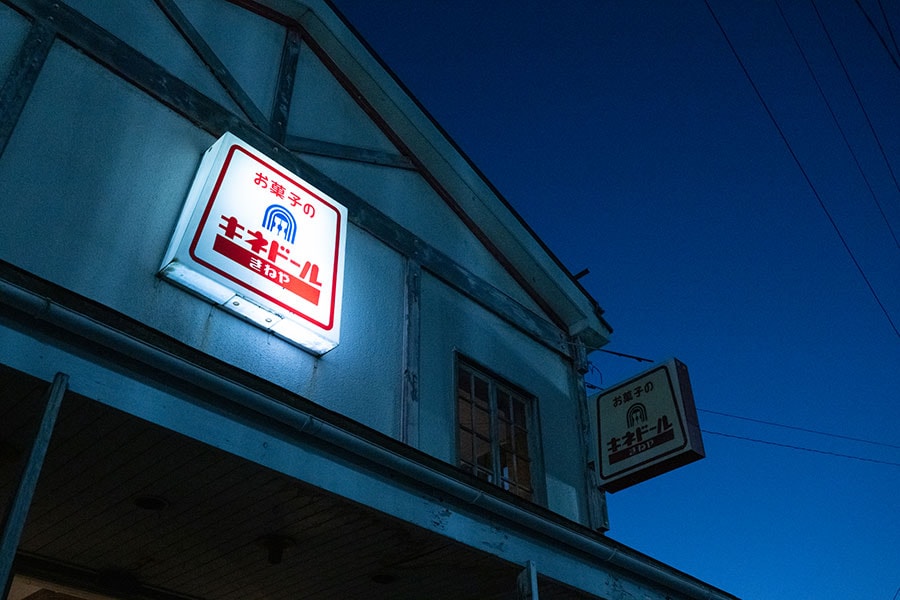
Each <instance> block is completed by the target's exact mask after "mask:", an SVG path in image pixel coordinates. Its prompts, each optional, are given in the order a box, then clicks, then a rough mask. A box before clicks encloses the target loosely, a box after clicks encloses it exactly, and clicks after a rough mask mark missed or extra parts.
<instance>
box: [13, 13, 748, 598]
mask: <svg viewBox="0 0 900 600" xmlns="http://www.w3.org/2000/svg"><path fill="white" fill-rule="evenodd" d="M0 81H2V82H3V83H2V89H0V206H2V214H3V218H2V220H0V228H2V230H3V232H2V235H0V340H2V341H0V363H2V364H0V377H2V381H3V383H2V388H0V389H2V390H3V392H2V396H0V473H2V476H3V477H2V480H0V483H2V488H0V489H2V493H3V496H2V498H3V499H4V502H5V504H4V510H5V515H6V520H5V524H4V533H3V535H4V537H3V547H2V548H3V557H2V558H3V562H4V571H3V572H0V574H2V575H3V579H2V580H3V581H5V583H6V586H7V590H8V593H9V597H10V598H13V599H15V600H19V599H21V598H35V599H38V598H68V597H75V598H97V597H101V598H159V599H164V598H203V599H210V600H213V599H223V600H224V599H230V598H237V597H242V598H248V597H249V598H278V597H300V598H312V599H325V598H392V599H402V598H429V599H436V598H438V599H439V598H517V597H519V598H538V597H540V598H563V599H565V598H631V597H640V598H659V599H663V598H672V599H674V598H730V597H731V596H729V595H728V594H726V593H724V592H721V591H719V590H716V589H715V588H713V587H711V586H709V585H707V584H705V583H703V582H700V581H698V580H696V579H694V578H692V577H690V576H688V575H686V574H683V573H680V572H678V571H677V570H675V569H673V568H671V567H669V566H667V565H664V564H661V563H658V562H656V561H654V560H652V559H650V558H649V557H646V556H644V555H642V554H640V553H639V552H637V551H635V550H633V549H630V548H627V547H625V546H623V545H621V544H619V543H617V542H615V541H613V540H611V539H609V538H607V537H606V536H605V534H604V532H605V531H606V530H607V529H608V524H607V519H606V511H605V500H604V497H603V495H602V492H600V491H599V490H598V488H597V481H596V476H595V475H594V472H593V467H592V466H591V463H592V460H594V450H593V445H594V443H595V442H594V441H593V433H592V427H591V425H590V417H589V410H588V406H587V400H586V396H585V390H584V383H583V379H582V376H583V373H584V369H585V365H586V355H587V353H588V352H589V351H590V350H591V349H595V348H599V347H600V346H602V345H603V344H604V343H606V342H607V340H608V338H609V335H610V333H611V330H610V328H609V326H608V324H607V323H606V321H605V320H604V319H603V316H602V311H601V310H600V308H599V307H598V306H597V303H596V302H595V301H594V300H593V299H592V298H591V297H590V296H589V295H588V294H587V293H586V292H585V291H584V290H583V289H582V288H581V287H580V286H579V285H578V284H577V282H576V281H575V280H574V279H573V278H572V276H571V275H570V274H569V273H568V272H567V271H566V269H565V268H564V267H562V266H561V265H560V264H559V263H558V261H557V260H556V259H555V258H554V257H553V255H552V254H551V253H550V251H549V250H548V249H547V248H546V247H545V246H544V245H543V244H542V243H541V242H540V241H539V240H538V239H537V238H536V237H535V236H534V234H533V233H532V232H531V231H530V229H529V228H528V227H527V225H526V224H524V223H523V222H522V221H521V219H520V218H519V217H518V216H517V215H516V214H515V212H514V211H513V210H512V209H511V208H510V207H509V206H508V205H507V204H506V202H505V201H504V200H503V198H502V197H501V196H500V195H499V193H498V192H497V190H495V189H494V188H493V187H492V186H491V185H490V183H489V182H487V181H486V180H485V179H484V177H483V176H482V175H481V174H480V173H479V172H478V170H477V169H476V168H475V167H474V166H473V165H472V164H471V163H470V162H469V161H468V160H467V159H466V157H465V156H464V155H463V154H462V152H461V151H460V150H459V149H458V148H456V147H455V145H454V144H453V143H452V141H450V140H449V139H448V138H447V136H446V135H445V134H444V133H443V132H442V130H441V129H440V127H439V126H438V125H437V124H436V123H434V122H433V121H432V120H431V119H430V118H429V117H428V115H427V113H426V112H425V111H424V110H423V109H422V108H421V107H420V106H419V105H418V104H417V103H416V102H415V100H414V99H412V98H411V97H410V96H409V94H408V93H407V92H406V91H405V90H404V88H403V87H402V85H401V84H400V83H399V82H398V81H397V80H396V79H395V78H394V77H392V76H391V74H390V73H389V71H388V70H387V69H386V67H385V66H384V65H382V64H381V63H380V62H379V61H378V60H377V58H376V57H374V56H373V55H372V54H371V52H370V51H369V50H368V49H367V47H366V46H365V44H364V43H363V42H362V41H361V40H360V39H359V38H358V36H357V35H356V34H355V33H354V32H353V30H352V28H351V27H350V26H349V25H348V24H347V23H346V22H345V21H344V20H343V19H342V18H341V16H340V15H339V14H337V12H336V11H335V10H334V9H333V7H331V6H330V5H329V4H328V3H327V2H325V1H323V0H309V1H306V0H302V1H301V0H262V1H251V0H233V1H225V0H120V1H117V2H97V1H96V0H66V1H44V0H0ZM226 134H228V135H229V136H234V138H231V137H228V138H226V139H229V140H230V139H239V140H241V141H242V143H243V144H245V145H246V147H247V148H249V149H250V150H248V152H252V151H255V152H258V153H259V155H260V156H261V157H263V158H262V159H260V160H262V161H263V162H260V163H259V164H261V165H263V164H264V165H269V164H270V163H269V162H268V161H271V165H276V167H273V168H274V169H275V170H272V171H265V168H264V167H259V170H258V171H257V172H255V173H253V174H255V175H256V176H257V177H256V178H255V179H254V180H253V181H252V182H251V180H250V179H249V178H247V179H246V180H245V181H244V184H245V185H246V186H250V187H252V186H253V185H255V186H256V188H255V189H254V190H253V192H252V193H254V194H256V195H257V196H258V197H260V198H264V199H267V200H270V201H271V202H273V203H274V204H272V205H273V206H275V205H278V206H284V207H287V208H286V209H285V210H286V211H287V212H285V213H283V214H284V215H286V216H285V217H284V218H285V219H286V220H285V221H283V222H281V221H279V222H278V223H275V222H271V223H269V225H271V227H270V228H269V229H265V230H264V229H263V228H262V227H263V225H264V224H250V223H248V222H246V221H241V223H240V224H238V221H237V218H236V217H231V218H232V219H234V220H233V221H229V220H228V215H226V214H224V213H223V214H222V215H221V216H219V215H217V214H216V213H215V212H213V213H209V209H208V210H207V213H209V215H211V216H210V217H209V218H210V223H211V224H212V225H211V227H212V229H211V230H212V231H213V233H216V234H218V235H219V237H222V236H223V235H224V236H226V237H228V238H230V239H231V241H232V242H234V247H238V246H241V245H243V246H242V248H243V249H242V250H241V252H243V254H242V256H244V255H246V256H247V257H249V258H247V261H252V262H248V263H247V264H245V265H244V266H245V267H248V265H251V264H252V265H255V267H254V268H256V270H257V271H258V272H259V273H262V270H261V269H262V267H261V266H260V265H268V266H272V265H276V266H277V265H285V273H286V272H287V270H289V269H290V268H291V267H288V266H287V265H288V264H289V263H291V262H292V264H293V265H295V266H296V268H297V269H298V271H296V272H295V273H294V274H293V276H294V277H295V278H306V279H308V280H309V281H310V282H311V283H312V284H313V285H314V287H315V286H318V288H319V289H322V290H324V291H323V292H322V293H323V294H326V293H328V292H329V290H330V292H331V293H333V294H334V295H335V296H336V297H337V299H338V300H337V304H336V305H332V308H333V310H332V313H331V316H332V317H335V318H336V319H337V321H336V322H335V323H339V332H340V335H339V341H338V343H337V344H336V345H335V346H334V347H333V348H330V349H326V350H323V349H321V348H318V349H317V348H310V347H308V346H307V347H303V346H304V345H303V344H302V343H300V344H298V343H296V340H292V339H291V337H290V336H288V335H282V334H281V333H280V332H279V330H278V329H277V328H275V327H269V328H267V326H266V325H265V323H263V321H265V320H267V319H270V318H275V319H276V320H277V319H281V318H282V317H283V316H284V315H282V314H281V312H279V311H280V310H281V309H280V308H279V306H282V304H280V303H278V302H275V304H266V303H265V302H263V304H262V305H259V306H257V304H253V303H252V302H251V303H250V305H249V306H250V307H251V310H252V311H256V312H254V313H253V314H250V313H248V312H241V310H236V309H235V308H234V307H235V306H237V305H238V303H243V302H247V301H249V300H248V299H250V300H252V298H254V297H255V296H254V294H253V293H252V292H250V291H248V290H249V287H248V285H247V284H246V282H244V283H241V282H237V281H236V280H235V283H236V286H235V287H234V288H233V289H232V288H229V287H228V285H226V286H225V287H226V288H228V289H230V290H231V291H230V292H229V294H230V293H233V294H235V295H234V296H233V297H231V298H229V299H228V300H227V301H225V300H223V299H222V298H220V297H216V298H218V299H216V298H212V297H210V296H207V297H201V296H202V295H203V294H202V293H201V294H198V293H197V290H196V289H190V287H191V286H189V285H187V286H186V285H184V282H183V281H182V282H179V281H177V280H174V279H173V278H172V277H167V276H166V267H167V264H169V265H171V264H172V263H171V262H168V263H167V260H168V258H170V257H171V253H170V252H169V250H170V248H171V244H172V243H173V238H177V235H178V232H179V231H181V233H182V234H183V233H184V230H183V227H182V226H181V225H180V223H183V222H184V221H182V220H181V217H182V214H183V212H184V211H185V204H186V202H187V200H188V199H189V198H190V197H192V194H193V193H194V192H193V191H192V189H193V188H192V185H193V183H194V181H195V180H196V179H197V173H198V168H201V167H202V165H203V164H204V163H203V162H202V161H203V157H204V152H206V151H207V149H209V148H210V147H212V146H214V144H216V142H217V140H219V139H221V138H222V136H225V135H226ZM248 156H249V154H248ZM254 164H255V163H254ZM266 168H268V167H266ZM273 173H274V175H273ZM253 174H252V175H253ZM225 177H226V176H225V175H222V177H221V178H220V179H219V180H217V181H218V182H220V183H221V182H222V181H224V179H225ZM276 179H279V181H278V182H276ZM281 179H283V181H282V180H281ZM291 185H294V186H298V187H297V190H300V189H301V188H302V189H303V190H307V189H308V190H311V192H310V193H311V194H313V195H314V196H315V195H316V194H320V196H316V197H317V198H319V197H321V198H324V200H322V201H323V202H325V203H326V204H325V205H327V206H330V204H328V203H331V202H334V203H335V204H336V205H340V206H342V207H345V209H346V212H345V213H341V216H339V217H337V218H338V220H339V221H341V226H342V228H338V229H337V231H338V232H339V237H340V244H338V245H337V246H335V248H336V249H337V250H339V251H340V254H341V265H340V266H341V270H342V277H341V278H340V280H338V279H334V278H332V279H329V277H331V275H334V273H331V275H329V276H326V271H327V269H326V266H327V265H326V264H325V263H323V262H322V261H319V262H316V261H315V260H307V261H305V262H304V261H303V260H302V259H298V261H292V258H291V257H299V248H300V247H301V246H300V242H298V243H297V244H298V245H297V246H296V248H295V247H294V246H290V247H289V246H288V245H287V242H286V241H284V240H285V239H286V237H285V232H284V231H282V229H281V227H280V224H285V228H286V229H287V225H286V224H287V222H288V221H287V220H289V219H290V218H291V217H290V214H289V213H290V210H289V209H290V208H291V206H293V207H294V208H295V209H297V210H299V211H300V212H296V211H295V214H297V215H298V218H301V217H302V214H301V213H302V212H303V211H302V210H301V209H303V208H304V207H309V206H310V205H309V204H303V203H302V202H301V201H299V200H298V201H296V202H294V203H293V204H292V203H291V202H290V200H291V194H292V192H291V187H290V186H291ZM216 186H217V187H215V188H214V189H215V190H219V189H220V188H219V187H218V184H216ZM241 193H242V194H243V193H250V192H246V191H244V192H241ZM297 193H298V194H299V193H300V192H299V191H298V192H297ZM210 202H212V201H210ZM209 206H213V205H212V204H210V205H209ZM316 206H319V205H316ZM314 210H315V207H313V208H309V210H308V211H306V213H305V214H306V215H307V216H309V214H310V213H311V212H314ZM320 211H321V209H320ZM209 215H207V216H209ZM204 218H206V217H204ZM242 218H243V217H242ZM229 223H230V225H229ZM276 225H278V227H276ZM254 226H255V227H256V229H255V230H251V229H250V228H251V227H254ZM229 227H230V229H229ZM238 227H239V228H240V229H237V228H238ZM188 229H189V231H190V228H188ZM303 231H305V230H303V229H302V227H300V232H301V237H302V235H303ZM221 232H225V233H224V234H222V233H221ZM251 233H252V234H253V235H254V236H256V237H252V238H251V236H250V234H251ZM242 234H243V235H242ZM211 235H212V234H211ZM278 236H281V237H278ZM276 238H277V241H276ZM198 239H199V233H198V237H197V238H194V242H195V244H196V242H197V240H198ZM253 240H255V242H254V241H253ZM293 241H294V240H293V239H291V243H293ZM278 244H280V245H278ZM338 246H339V248H338ZM291 248H293V249H294V254H293V255H290V256H289V255H288V251H289V250H290V249H291ZM337 250H336V251H337ZM192 252H193V251H192ZM192 255H193V254H192ZM266 260H268V262H266ZM329 260H331V259H329ZM325 262H328V261H325ZM329 264H331V263H329ZM333 264H334V267H335V269H337V265H338V261H337V259H335V260H334V261H333ZM320 266H321V268H322V275H321V276H319V275H318V273H319V271H318V268H319V267H320ZM214 270H215V269H214ZM274 272H276V271H274V270H273V273H274ZM259 273H257V275H259ZM259 276H263V275H259ZM285 277H287V276H286V275H285ZM225 278H226V279H235V277H234V276H233V275H231V274H228V273H225ZM323 281H324V282H325V286H324V287H321V285H320V284H321V283H322V282H323ZM329 281H332V282H333V283H334V285H332V287H331V288H329V289H326V288H328V282H329ZM225 283H226V284H228V282H227V281H226V282H225ZM242 286H243V287H242ZM318 294H319V291H318V289H317V291H316V298H317V299H318V298H319V296H318ZM262 295H263V296H266V294H262ZM266 297H268V296H266ZM229 303H232V304H234V306H232V305H231V304H229ZM242 306H248V305H246V304H244V305H242ZM291 310H292V309H291ZM260 311H262V312H260ZM282 312H284V311H282ZM254 315H262V317H260V318H259V319H257V318H256V317H255V316H254ZM335 315H336V316H335ZM289 316H290V315H289ZM304 319H305V321H304ZM314 320H316V319H311V318H309V317H308V315H301V317H300V318H299V321H301V322H302V323H301V324H304V325H308V324H309V322H311V321H314ZM335 323H332V322H330V321H329V324H328V327H329V328H331V327H332V326H333V325H335ZM260 325H262V326H260ZM333 330H334V331H336V327H335V328H334V329H333Z"/></svg>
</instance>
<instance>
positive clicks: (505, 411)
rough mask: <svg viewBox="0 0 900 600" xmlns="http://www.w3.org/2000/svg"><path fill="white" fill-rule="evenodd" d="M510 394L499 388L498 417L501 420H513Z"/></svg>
mask: <svg viewBox="0 0 900 600" xmlns="http://www.w3.org/2000/svg"><path fill="white" fill-rule="evenodd" d="M510 400H511V398H510V397H509V394H507V393H506V392H505V391H503V390H502V389H498V390H497V419H498V420H499V421H506V422H510V421H512V412H511V410H510Z"/></svg>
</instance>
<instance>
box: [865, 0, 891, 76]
mask: <svg viewBox="0 0 900 600" xmlns="http://www.w3.org/2000/svg"><path fill="white" fill-rule="evenodd" d="M856 6H857V7H859V12H861V13H862V14H863V16H864V17H865V18H866V21H868V22H869V26H870V27H871V28H872V30H873V31H874V32H875V35H876V36H877V37H878V41H880V42H881V45H882V46H884V49H885V50H886V51H887V53H888V56H890V57H891V62H893V63H894V66H895V67H897V69H900V63H898V62H897V59H896V58H895V57H894V53H893V52H891V48H890V46H888V44H887V42H886V41H885V39H884V36H882V35H881V32H880V31H878V28H877V27H876V26H875V23H874V22H873V21H872V17H870V16H869V13H867V12H866V9H864V8H863V6H862V4H860V3H859V0H856ZM882 12H884V8H882ZM885 21H887V17H885ZM888 31H890V32H891V37H893V35H894V32H893V30H892V29H891V24H890V22H889V21H888ZM894 43H895V44H896V40H895V42H894Z"/></svg>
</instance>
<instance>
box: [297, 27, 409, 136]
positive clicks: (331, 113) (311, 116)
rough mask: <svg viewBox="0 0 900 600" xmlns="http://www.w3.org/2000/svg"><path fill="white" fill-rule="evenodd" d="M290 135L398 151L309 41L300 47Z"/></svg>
mask: <svg viewBox="0 0 900 600" xmlns="http://www.w3.org/2000/svg"><path fill="white" fill-rule="evenodd" d="M291 107H292V108H291V118H290V119H289V120H288V128H287V132H288V134H289V135H294V136H299V137H302V138H310V139H315V140H321V141H325V142H331V143H334V144H344V145H347V146H353V147H360V148H367V149H370V150H380V151H383V152H392V153H398V150H397V148H396V146H394V144H393V143H391V141H390V140H389V139H388V138H387V136H386V135H385V134H384V132H382V131H381V130H380V129H379V128H378V126H377V125H376V124H375V123H373V122H372V120H371V119H370V118H369V116H368V115H367V114H366V113H365V111H363V109H362V107H361V106H360V105H359V103H357V102H356V100H354V99H353V98H352V97H351V96H350V95H349V94H348V93H347V91H346V90H345V89H344V88H343V87H342V86H341V84H340V83H339V82H338V81H337V79H335V77H334V74H332V72H331V71H329V70H328V68H327V67H326V66H325V65H324V64H322V61H321V60H319V57H318V56H316V55H315V53H314V52H313V50H312V49H311V48H310V47H309V45H308V44H305V43H304V44H302V46H301V48H300V60H299V63H298V65H297V77H296V79H295V80H294V100H293V102H292V103H291Z"/></svg>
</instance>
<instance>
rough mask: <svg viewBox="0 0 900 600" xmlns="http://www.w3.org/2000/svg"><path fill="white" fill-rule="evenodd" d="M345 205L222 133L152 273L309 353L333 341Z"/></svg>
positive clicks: (318, 351)
mask: <svg viewBox="0 0 900 600" xmlns="http://www.w3.org/2000/svg"><path fill="white" fill-rule="evenodd" d="M346 237H347V209H346V208H344V207H343V206H341V205H340V204H338V203H337V202H336V201H335V200H334V199H333V198H330V197H329V196H328V195H327V194H325V193H324V192H322V191H321V190H318V189H316V188H315V187H314V186H312V185H311V184H310V183H308V182H306V181H304V180H303V179H301V178H300V177H298V176H297V175H294V174H293V173H291V172H290V171H288V170H287V169H286V168H284V167H283V166H281V165H279V164H278V163H276V162H275V161H273V160H271V159H270V158H268V157H267V156H265V155H263V154H262V153H260V152H258V151H257V150H255V149H254V148H252V147H251V146H249V145H247V144H246V143H244V142H243V141H241V140H240V139H238V138H237V137H236V136H234V135H233V134H231V133H226V134H225V135H223V136H222V137H221V138H219V140H218V141H217V142H216V143H215V144H213V146H212V147H211V148H210V149H209V150H207V151H206V154H204V156H203V160H202V161H201V163H200V168H199V169H198V171H197V175H196V177H195V179H194V183H193V185H192V186H191V190H190V192H189V193H188V198H187V201H186V202H185V205H184V210H183V211H182V214H181V218H180V219H179V221H178V225H177V226H176V228H175V233H174V235H173V236H172V240H171V242H170V243H169V248H168V250H167V251H166V256H165V258H164V259H163V263H162V268H161V270H160V272H159V275H160V276H161V277H163V278H165V279H167V280H168V281H170V282H172V283H174V284H176V285H178V286H180V287H183V288H185V289H187V290H189V291H191V292H193V293H195V294H197V295H199V296H201V297H203V298H205V299H206V300H208V301H210V302H212V303H214V304H216V305H218V306H219V307H221V308H222V309H224V310H227V311H229V312H231V313H234V314H236V315H238V316H239V317H241V318H242V319H245V320H247V321H249V322H251V323H253V324H255V325H257V326H259V327H262V328H263V329H266V330H268V331H271V332H272V333H273V334H275V335H277V336H279V337H281V338H284V339H285V340H288V341H289V342H291V343H293V344H295V345H297V346H300V347H302V348H304V349H306V350H308V351H309V352H311V353H313V354H315V355H322V354H324V353H326V352H328V351H329V350H331V349H332V348H334V347H335V346H337V344H338V342H339V341H340V328H341V289H342V286H343V278H344V243H345V240H346Z"/></svg>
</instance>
